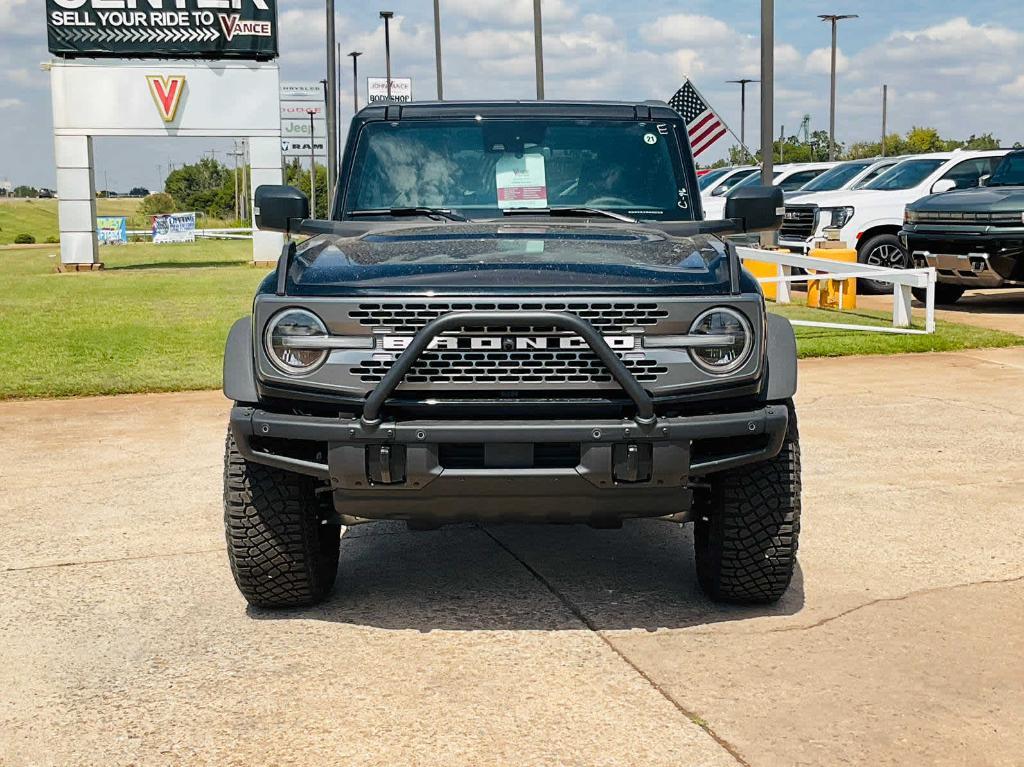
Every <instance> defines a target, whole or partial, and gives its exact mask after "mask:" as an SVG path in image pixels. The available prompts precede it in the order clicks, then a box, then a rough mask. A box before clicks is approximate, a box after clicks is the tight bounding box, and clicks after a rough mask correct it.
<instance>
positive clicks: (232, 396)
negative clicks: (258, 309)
mask: <svg viewBox="0 0 1024 767" xmlns="http://www.w3.org/2000/svg"><path fill="white" fill-rule="evenodd" d="M224 396H225V397H227V398H228V399H229V400H233V401H234V402H241V403H253V404H255V403H257V402H259V393H258V392H257V391H256V372H255V370H254V369H253V342H252V318H251V317H243V318H242V319H240V320H238V321H237V322H236V323H235V324H234V325H232V326H231V330H230V331H229V332H228V340H227V343H226V344H225V346H224Z"/></svg>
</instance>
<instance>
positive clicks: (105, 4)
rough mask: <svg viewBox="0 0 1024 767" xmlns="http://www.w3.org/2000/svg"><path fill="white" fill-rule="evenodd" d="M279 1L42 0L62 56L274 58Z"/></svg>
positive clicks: (56, 51) (52, 48)
mask: <svg viewBox="0 0 1024 767" xmlns="http://www.w3.org/2000/svg"><path fill="white" fill-rule="evenodd" d="M276 2H277V0H46V28H47V32H48V34H49V42H50V53H53V54H55V55H57V56H62V57H65V58H74V57H77V56H83V57H86V56H87V57H97V56H109V57H118V58H134V57H140V58H175V59H180V58H204V59H220V58H237V59H259V60H265V59H273V58H276V57H277V8H276Z"/></svg>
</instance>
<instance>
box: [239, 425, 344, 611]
mask: <svg viewBox="0 0 1024 767" xmlns="http://www.w3.org/2000/svg"><path fill="white" fill-rule="evenodd" d="M315 490H316V484H315V481H314V480H313V479H312V478H311V477H307V476H304V475H302V474H295V473H292V472H288V471H282V470H280V469H274V468H271V467H269V466H264V465H262V464H258V463H252V462H250V461H247V460H245V458H243V457H242V456H241V455H240V454H239V452H238V448H237V446H236V444H235V438H234V436H233V435H232V434H231V430H230V429H229V430H228V436H227V444H226V447H225V455H224V533H225V536H226V537H227V544H228V561H229V562H230V563H231V573H232V575H234V577H235V583H236V584H237V585H238V590H239V591H241V592H242V596H244V597H245V598H246V600H247V601H248V602H249V604H251V605H253V606H254V607H304V606H308V605H313V604H316V603H317V602H319V601H321V600H322V599H323V598H324V597H325V596H327V594H328V593H329V592H330V591H331V588H332V587H333V586H334V579H335V577H336V575H337V572H338V550H339V547H340V543H341V531H340V529H339V527H338V526H337V525H336V524H330V523H328V524H324V518H325V517H326V516H327V515H326V514H325V513H324V508H323V506H322V505H321V503H320V501H319V499H318V498H317V496H316V493H315Z"/></svg>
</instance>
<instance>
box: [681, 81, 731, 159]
mask: <svg viewBox="0 0 1024 767" xmlns="http://www.w3.org/2000/svg"><path fill="white" fill-rule="evenodd" d="M668 103H669V106H671V107H672V108H673V109H674V110H676V111H677V112H678V113H679V114H681V115H682V116H683V120H684V121H685V122H686V132H687V133H689V134H690V146H691V147H693V156H694V157H697V156H698V155H699V154H700V153H701V152H703V151H704V150H705V149H708V148H709V147H710V146H711V145H712V144H714V143H715V142H716V141H718V139H720V138H722V136H724V135H725V134H726V132H727V131H728V129H727V128H726V127H725V123H724V122H722V118H721V117H719V116H718V115H717V114H716V113H715V110H714V109H712V108H711V106H710V105H709V104H708V102H706V101H705V100H704V98H703V97H702V96H701V95H700V94H699V93H698V92H697V89H696V88H694V87H693V85H691V84H690V81H689V80H687V81H686V82H684V83H683V87H682V88H680V89H679V90H677V91H676V95H675V96H673V97H672V98H671V99H670V100H669V102H668Z"/></svg>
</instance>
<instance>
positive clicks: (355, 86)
mask: <svg viewBox="0 0 1024 767" xmlns="http://www.w3.org/2000/svg"><path fill="white" fill-rule="evenodd" d="M362 55H363V52H362V51H352V52H351V53H350V54H349V56H351V57H352V111H353V112H358V111H359V57H360V56H362Z"/></svg>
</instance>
